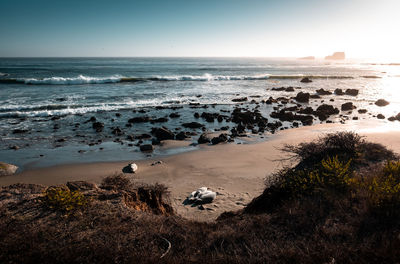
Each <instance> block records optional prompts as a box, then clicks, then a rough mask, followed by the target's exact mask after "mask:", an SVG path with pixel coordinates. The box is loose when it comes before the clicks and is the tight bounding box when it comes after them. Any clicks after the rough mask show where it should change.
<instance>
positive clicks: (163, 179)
mask: <svg viewBox="0 0 400 264" xmlns="http://www.w3.org/2000/svg"><path fill="white" fill-rule="evenodd" d="M356 128H357V129H356ZM335 131H355V132H357V133H359V134H360V135H362V136H365V139H366V140H368V141H371V142H376V143H381V144H383V145H385V146H387V147H389V148H390V149H392V150H393V151H394V152H396V153H400V141H399V140H397V139H398V138H399V137H400V125H392V124H390V126H389V127H388V126H386V125H385V124H381V126H378V127H372V125H371V124H370V123H368V122H366V123H361V124H359V125H358V126H356V127H355V126H354V125H351V124H319V125H313V126H305V127H300V128H294V129H288V130H285V131H280V133H278V134H275V135H272V136H271V137H269V138H267V139H266V140H265V141H263V142H260V143H254V144H232V143H231V144H229V143H227V144H218V145H215V146H204V145H203V146H200V147H199V149H198V150H194V151H188V152H184V153H180V154H174V155H167V156H165V157H155V158H154V157H151V158H147V159H144V160H139V161H133V160H131V161H118V162H94V163H78V164H76V163H75V164H64V165H57V166H52V167H45V168H35V169H28V170H25V171H22V172H20V173H17V174H15V175H11V176H4V177H1V178H0V186H7V185H10V184H14V183H18V182H24V183H36V184H45V185H55V184H65V183H66V182H68V181H78V180H84V181H90V182H94V183H97V184H99V183H100V182H101V180H102V179H103V178H104V177H106V176H109V175H113V174H115V173H122V168H123V167H124V166H126V165H127V164H128V163H130V162H135V163H136V164H137V165H138V167H139V169H138V171H137V173H135V174H127V175H128V176H129V177H130V178H131V179H132V180H133V181H134V182H138V183H144V184H154V183H160V184H164V185H166V186H167V187H168V190H169V191H170V194H171V195H170V198H171V202H172V205H173V206H174V208H175V210H176V212H177V213H178V214H179V215H181V216H183V217H185V218H189V219H192V220H199V221H212V220H215V219H216V218H217V217H218V216H219V215H220V214H221V213H223V212H225V211H235V210H239V209H241V208H243V207H244V206H245V205H246V204H247V203H248V202H250V201H251V200H252V199H253V198H254V197H256V196H258V195H259V194H260V193H261V192H262V191H263V190H264V180H265V178H266V177H267V176H268V175H270V174H271V173H273V172H275V171H276V170H278V169H279V168H281V167H282V166H283V165H284V162H282V159H283V158H284V155H283V153H282V152H281V151H280V150H279V148H281V147H283V145H284V144H298V143H301V142H309V141H312V140H313V139H315V138H318V137H320V136H321V135H323V134H327V133H331V132H335ZM383 135H384V136H383ZM171 144H174V142H171ZM158 160H160V161H162V163H161V164H155V165H153V166H152V163H154V162H156V161H158ZM202 186H206V187H209V188H211V189H212V190H213V191H216V192H217V193H218V195H217V198H216V200H215V201H214V202H213V203H211V204H207V205H205V206H204V208H205V210H199V209H198V208H197V207H190V206H189V205H186V206H185V205H183V201H184V200H185V198H186V197H187V196H188V195H189V194H190V193H191V192H192V191H194V190H196V189H197V188H199V187H202Z"/></svg>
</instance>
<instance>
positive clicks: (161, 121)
mask: <svg viewBox="0 0 400 264" xmlns="http://www.w3.org/2000/svg"><path fill="white" fill-rule="evenodd" d="M165 122H168V118H166V117H160V118H157V119H152V120H151V123H165Z"/></svg>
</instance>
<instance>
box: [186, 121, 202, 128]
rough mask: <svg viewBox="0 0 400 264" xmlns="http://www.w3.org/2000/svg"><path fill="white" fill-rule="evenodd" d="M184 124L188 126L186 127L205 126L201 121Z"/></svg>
mask: <svg viewBox="0 0 400 264" xmlns="http://www.w3.org/2000/svg"><path fill="white" fill-rule="evenodd" d="M182 126H183V127H186V128H201V127H204V125H202V124H200V123H197V122H190V123H183V124H182Z"/></svg>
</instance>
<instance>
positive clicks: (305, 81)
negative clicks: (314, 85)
mask: <svg viewBox="0 0 400 264" xmlns="http://www.w3.org/2000/svg"><path fill="white" fill-rule="evenodd" d="M300 82H302V83H310V82H312V80H311V79H310V78H308V77H304V78H303V79H301V80H300Z"/></svg>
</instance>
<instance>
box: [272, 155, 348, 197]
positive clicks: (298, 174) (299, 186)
mask: <svg viewBox="0 0 400 264" xmlns="http://www.w3.org/2000/svg"><path fill="white" fill-rule="evenodd" d="M350 164H351V160H349V161H348V162H347V163H344V162H341V161H340V160H339V159H338V157H337V156H335V157H333V158H329V157H328V158H326V159H323V160H322V161H321V163H320V164H319V165H318V166H316V167H315V168H313V169H311V170H310V169H309V170H306V169H303V170H288V171H287V172H286V173H285V174H284V175H283V176H282V178H281V180H280V184H279V185H280V187H281V188H283V189H285V190H287V191H288V192H289V193H290V194H291V196H302V195H311V194H314V193H315V192H320V191H322V190H326V189H331V190H333V191H343V190H345V189H347V187H348V184H349V182H350V179H351V176H352V171H351V170H350Z"/></svg>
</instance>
